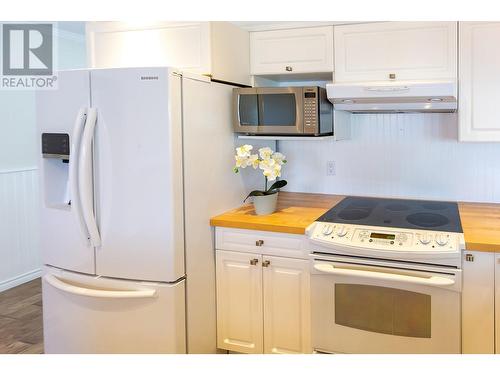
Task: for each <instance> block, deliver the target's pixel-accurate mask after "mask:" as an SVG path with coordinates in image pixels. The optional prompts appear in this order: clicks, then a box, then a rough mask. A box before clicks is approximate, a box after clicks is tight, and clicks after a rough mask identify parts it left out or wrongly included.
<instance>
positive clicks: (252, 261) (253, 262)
mask: <svg viewBox="0 0 500 375" xmlns="http://www.w3.org/2000/svg"><path fill="white" fill-rule="evenodd" d="M257 263H259V260H258V259H257V258H255V259H250V264H251V265H252V266H255V265H256V264H257Z"/></svg>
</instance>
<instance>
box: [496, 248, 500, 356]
mask: <svg viewBox="0 0 500 375" xmlns="http://www.w3.org/2000/svg"><path fill="white" fill-rule="evenodd" d="M495 314H496V316H495V330H496V332H495V339H496V343H495V353H496V354H500V254H495Z"/></svg>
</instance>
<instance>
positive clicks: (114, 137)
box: [36, 68, 244, 353]
mask: <svg viewBox="0 0 500 375" xmlns="http://www.w3.org/2000/svg"><path fill="white" fill-rule="evenodd" d="M231 90H232V88H231V86H227V85H222V84H216V83H212V82H210V80H209V79H208V78H202V77H186V76H185V75H184V76H183V75H182V74H179V73H177V72H176V71H175V70H174V69H171V68H122V69H98V70H74V71H62V72H59V74H58V89H57V90H51V91H44V92H39V93H37V99H36V101H37V121H38V127H39V132H40V138H41V149H40V185H41V194H42V199H41V235H40V237H41V248H42V259H43V262H44V272H43V276H42V292H43V320H44V346H45V352H46V353H185V352H187V351H189V352H193V353H195V352H198V353H210V352H215V350H216V348H215V342H216V339H215V290H214V288H215V287H214V284H215V280H214V265H213V264H214V260H213V239H212V236H213V234H212V231H211V229H210V227H209V217H210V216H211V215H214V214H216V213H219V212H221V211H222V210H225V209H228V208H230V207H234V206H236V205H238V203H239V202H240V201H241V197H242V196H243V191H244V185H243V183H242V181H240V180H237V181H235V180H234V176H232V175H231V173H232V172H231V164H232V153H233V151H234V141H235V138H234V135H233V134H232V131H231V123H230V113H231V111H230V103H231ZM207 137H210V138H209V139H208V138H207ZM210 158H212V160H213V159H216V161H218V162H219V163H218V164H217V165H214V166H213V167H209V166H207V165H204V163H205V162H207V160H210ZM226 168H227V169H226ZM229 187H230V188H229ZM229 189H230V190H229ZM190 270H191V271H190ZM190 272H191V275H190V274H189V273H190ZM186 274H188V276H186ZM190 276H192V277H190ZM186 289H187V290H186ZM186 296H187V297H186Z"/></svg>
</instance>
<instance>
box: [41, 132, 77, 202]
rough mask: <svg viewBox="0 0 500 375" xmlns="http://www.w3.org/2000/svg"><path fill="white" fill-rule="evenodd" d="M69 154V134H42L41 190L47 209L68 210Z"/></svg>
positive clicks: (69, 199) (69, 200)
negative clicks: (42, 185) (42, 183)
mask: <svg viewBox="0 0 500 375" xmlns="http://www.w3.org/2000/svg"><path fill="white" fill-rule="evenodd" d="M69 154H70V140H69V134H66V133H42V156H43V160H42V163H43V174H44V176H43V177H44V178H43V181H44V189H43V190H44V193H45V194H44V199H45V205H46V206H47V207H53V208H67V209H69V206H70V204H71V197H70V193H69V192H70V185H69Z"/></svg>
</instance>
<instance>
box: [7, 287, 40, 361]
mask: <svg viewBox="0 0 500 375" xmlns="http://www.w3.org/2000/svg"><path fill="white" fill-rule="evenodd" d="M2 353H4V354H5V353H11V354H14V353H29V354H36V353H43V324H42V286H41V283H40V279H36V280H33V281H30V282H29V283H26V284H23V285H20V286H17V287H15V288H12V289H9V290H7V291H5V292H1V293H0V354H2Z"/></svg>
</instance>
